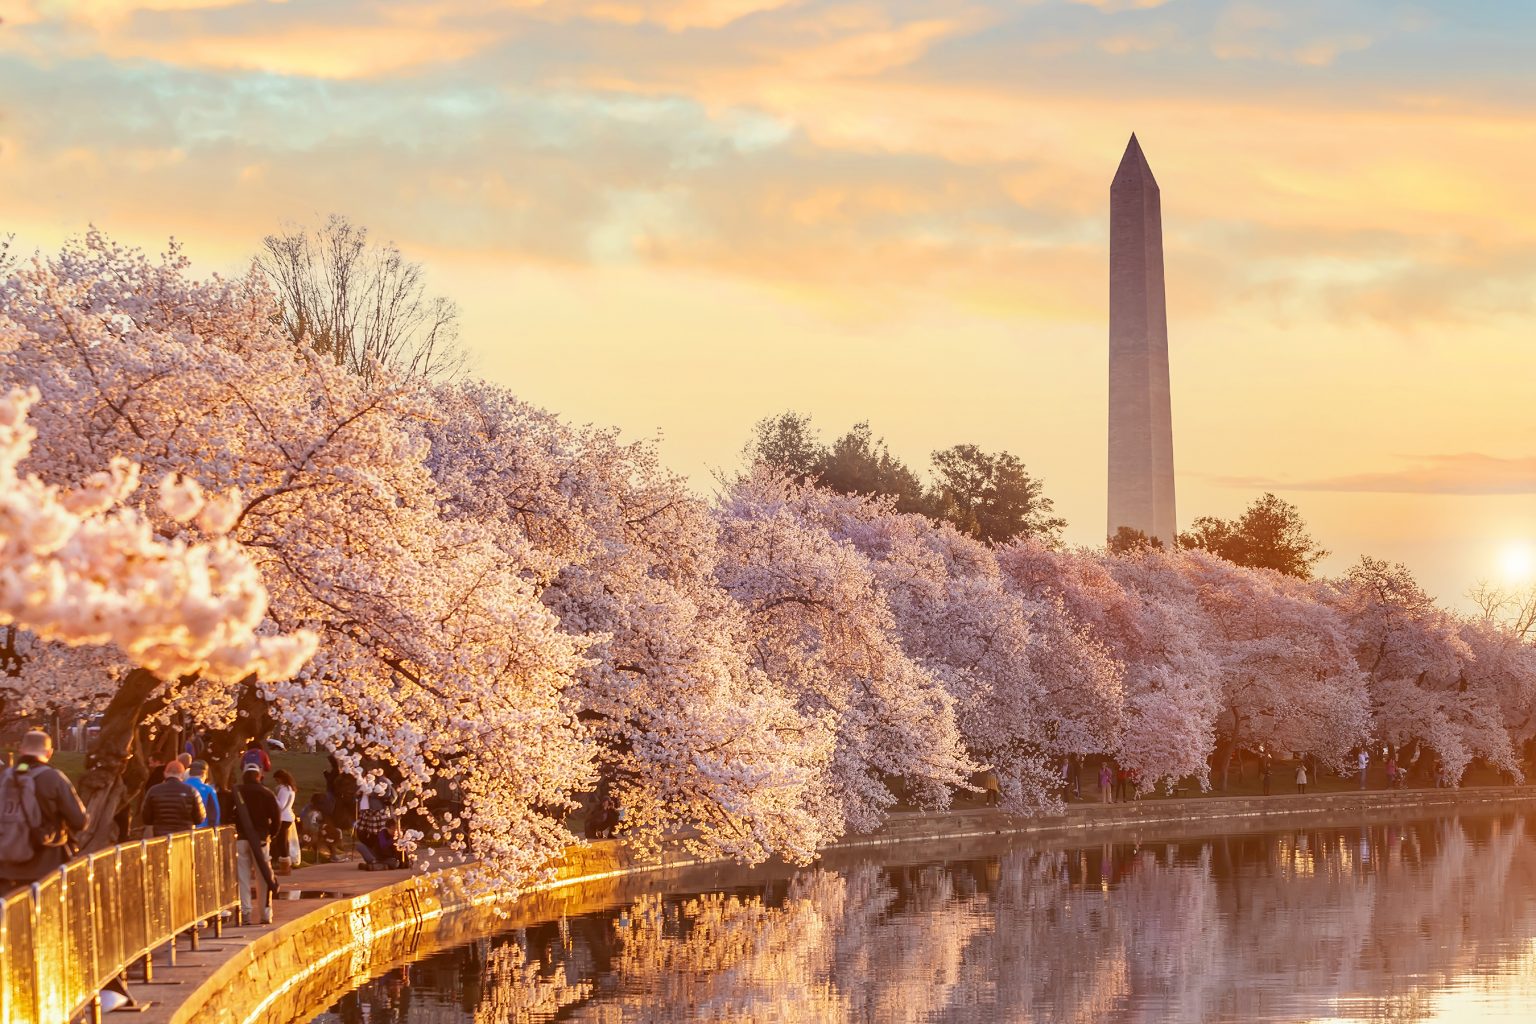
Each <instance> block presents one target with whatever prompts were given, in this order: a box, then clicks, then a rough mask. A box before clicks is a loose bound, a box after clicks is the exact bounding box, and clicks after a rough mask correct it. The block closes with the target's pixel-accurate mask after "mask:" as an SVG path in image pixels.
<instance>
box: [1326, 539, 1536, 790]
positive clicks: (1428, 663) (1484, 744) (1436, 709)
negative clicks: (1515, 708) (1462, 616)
mask: <svg viewBox="0 0 1536 1024" xmlns="http://www.w3.org/2000/svg"><path fill="white" fill-rule="evenodd" d="M1329 596H1330V598H1331V600H1332V601H1333V602H1334V603H1335V604H1336V606H1337V607H1338V608H1339V610H1340V612H1341V614H1342V615H1343V616H1344V618H1345V621H1346V622H1347V623H1348V624H1349V628H1350V631H1351V636H1352V640H1353V645H1354V649H1355V656H1356V658H1357V659H1358V661H1359V664H1360V667H1361V669H1362V670H1363V671H1364V672H1365V674H1366V678H1367V679H1368V681H1369V685H1370V694H1371V705H1372V712H1373V717H1374V720H1375V734H1376V738H1377V739H1379V740H1381V741H1382V742H1384V743H1387V744H1390V745H1392V746H1394V747H1402V748H1404V756H1403V757H1402V758H1401V760H1402V761H1403V763H1404V764H1405V765H1407V764H1413V763H1415V762H1417V761H1418V760H1419V757H1420V755H1421V753H1422V751H1423V749H1424V748H1425V747H1427V748H1428V749H1429V750H1431V751H1433V753H1434V757H1435V758H1436V759H1438V761H1439V764H1440V767H1442V768H1443V769H1444V770H1445V772H1446V773H1447V774H1448V775H1449V777H1450V778H1451V780H1452V781H1456V780H1459V779H1460V778H1461V776H1462V773H1463V772H1464V771H1465V770H1466V768H1467V766H1468V765H1469V764H1470V763H1471V762H1472V759H1473V758H1477V757H1481V758H1483V759H1485V760H1487V761H1488V762H1489V763H1491V764H1494V765H1497V766H1498V767H1500V768H1502V769H1504V770H1506V771H1513V772H1518V771H1519V766H1518V765H1517V764H1516V763H1515V756H1514V752H1513V747H1512V745H1511V743H1510V739H1509V733H1508V732H1507V731H1506V729H1505V726H1504V722H1503V717H1504V711H1503V703H1502V701H1501V700H1500V698H1499V697H1498V696H1497V695H1496V694H1495V693H1491V692H1490V689H1491V688H1492V687H1491V686H1489V685H1482V686H1478V687H1475V688H1474V687H1473V686H1472V685H1471V683H1472V678H1471V676H1477V675H1478V671H1477V670H1476V669H1475V668H1474V669H1471V676H1469V674H1468V673H1469V668H1470V667H1471V666H1473V665H1475V663H1476V661H1477V655H1476V652H1475V651H1474V649H1473V648H1472V647H1471V646H1470V645H1469V644H1468V642H1467V639H1466V637H1465V636H1464V635H1463V627H1462V624H1461V623H1460V622H1459V621H1458V620H1457V619H1456V618H1455V617H1454V616H1452V615H1451V614H1450V613H1448V612H1447V611H1445V610H1444V609H1442V608H1440V607H1438V606H1437V605H1436V604H1435V602H1434V599H1433V598H1432V597H1430V595H1429V594H1427V593H1426V592H1425V591H1424V589H1423V588H1422V587H1420V586H1419V584H1418V581H1416V580H1415V579H1414V578H1413V574H1412V573H1411V572H1409V571H1408V569H1407V568H1406V567H1405V566H1403V565H1399V564H1391V563H1388V562H1384V561H1381V560H1378V559H1374V558H1369V557H1367V558H1362V559H1361V560H1360V562H1359V564H1357V565H1356V566H1355V567H1354V568H1353V569H1351V570H1350V571H1349V573H1348V575H1347V576H1346V577H1345V578H1344V579H1343V580H1341V581H1339V582H1338V583H1337V584H1336V585H1335V586H1334V587H1333V588H1332V589H1331V591H1330V594H1329ZM1487 681H1489V682H1491V677H1489V680H1487Z"/></svg>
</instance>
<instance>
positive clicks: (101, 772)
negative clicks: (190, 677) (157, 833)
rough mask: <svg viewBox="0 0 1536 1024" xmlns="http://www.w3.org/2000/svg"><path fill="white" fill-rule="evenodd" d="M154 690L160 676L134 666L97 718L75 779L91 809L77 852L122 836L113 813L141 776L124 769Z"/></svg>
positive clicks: (138, 770) (98, 847)
mask: <svg viewBox="0 0 1536 1024" xmlns="http://www.w3.org/2000/svg"><path fill="white" fill-rule="evenodd" d="M159 688H160V679H159V677H157V676H156V675H155V674H154V673H152V672H149V671H147V670H146V669H142V668H136V669H134V670H133V671H131V672H129V673H128V675H127V677H126V678H124V679H123V682H122V685H120V686H119V687H118V688H117V692H116V693H115V694H113V695H112V701H111V703H109V704H108V705H107V710H106V712H105V713H104V714H103V715H102V717H101V732H100V734H99V735H98V736H97V737H96V741H95V742H94V743H92V744H91V749H90V751H89V752H88V753H87V754H86V758H85V774H84V775H82V776H81V777H80V799H81V800H82V801H84V802H85V806H86V810H87V811H88V812H89V813H90V821H89V822H87V824H86V831H85V832H84V833H83V834H82V835H81V836H80V837H79V838H80V849H81V851H82V852H86V853H89V852H92V851H94V850H101V849H105V848H106V847H108V846H111V845H112V844H113V843H118V842H122V841H123V840H124V839H125V838H127V837H126V836H122V835H119V834H118V827H117V815H118V812H119V811H120V810H122V808H123V807H124V806H125V802H126V800H127V798H128V794H129V793H130V792H133V791H134V790H136V789H137V788H138V784H139V783H141V782H142V781H143V780H144V778H145V775H146V773H145V771H144V769H143V768H142V767H137V768H136V772H135V773H134V774H133V775H132V776H130V774H129V772H128V768H129V762H130V761H131V759H132V758H133V754H134V746H135V741H136V739H137V737H138V732H139V723H140V722H141V721H143V718H144V706H145V704H146V703H147V702H148V701H149V699H150V697H152V696H153V695H154V693H155V691H156V690H158V689H159Z"/></svg>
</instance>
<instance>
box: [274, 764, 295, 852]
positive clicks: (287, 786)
mask: <svg viewBox="0 0 1536 1024" xmlns="http://www.w3.org/2000/svg"><path fill="white" fill-rule="evenodd" d="M272 779H273V781H274V782H276V783H277V834H276V835H275V836H273V837H272V863H273V864H274V865H276V871H277V873H278V874H280V875H286V874H288V872H290V871H292V870H293V865H294V862H295V861H296V860H298V853H297V852H296V848H297V846H298V844H299V837H298V832H297V831H296V830H295V828H294V820H295V816H294V813H293V803H294V801H295V800H297V799H298V796H299V784H298V783H297V782H295V781H293V776H292V775H290V774H289V773H288V772H287V770H286V769H283V768H279V769H278V770H277V771H276V772H274V773H273V775H272Z"/></svg>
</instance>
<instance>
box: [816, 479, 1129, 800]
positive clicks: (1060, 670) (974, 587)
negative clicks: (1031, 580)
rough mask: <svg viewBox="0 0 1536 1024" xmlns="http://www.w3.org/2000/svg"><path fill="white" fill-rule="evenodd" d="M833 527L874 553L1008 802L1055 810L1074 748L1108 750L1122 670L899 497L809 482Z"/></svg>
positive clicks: (1049, 604)
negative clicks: (1064, 765) (898, 506)
mask: <svg viewBox="0 0 1536 1024" xmlns="http://www.w3.org/2000/svg"><path fill="white" fill-rule="evenodd" d="M802 502H803V504H804V505H805V506H806V507H807V508H808V509H809V508H814V510H815V515H816V517H817V519H818V521H819V522H821V523H822V524H824V525H825V527H826V528H827V529H828V530H829V532H830V533H831V534H832V536H833V537H835V538H836V539H839V540H844V541H847V542H849V543H851V544H853V545H854V546H855V547H856V548H857V549H858V550H859V552H860V553H861V554H863V555H864V556H865V557H866V558H867V559H868V560H869V564H870V568H871V570H872V571H873V573H874V575H875V578H876V580H877V582H878V583H879V585H880V587H881V590H882V592H883V594H884V596H885V600H886V602H887V604H888V605H889V607H890V609H891V612H892V615H893V617H894V620H895V628H896V635H897V637H898V639H899V641H900V643H901V645H902V648H903V650H904V651H905V652H906V653H907V655H908V656H909V657H911V658H913V659H914V660H916V661H917V662H919V663H920V664H921V665H922V666H923V667H924V668H926V669H927V670H928V671H930V672H931V673H933V675H934V676H935V677H936V678H937V679H939V680H940V681H942V682H943V683H944V685H945V687H946V689H948V691H949V692H950V694H951V695H952V696H953V697H954V699H955V702H956V713H957V716H958V722H959V725H960V730H961V733H962V736H963V737H964V741H965V744H966V746H967V749H968V750H969V752H970V753H971V755H972V756H973V757H974V758H975V759H976V760H977V761H979V762H981V763H984V764H987V765H989V766H991V767H992V769H993V770H994V771H995V772H996V774H997V776H998V781H999V784H1000V788H1001V791H1002V796H1003V801H1004V806H1006V807H1008V808H1010V809H1012V810H1015V811H1020V812H1024V811H1030V810H1037V809H1042V808H1044V809H1055V808H1056V807H1058V806H1059V800H1058V798H1057V790H1058V789H1059V787H1060V780H1061V775H1060V772H1059V771H1058V770H1057V765H1058V763H1059V759H1060V758H1061V757H1062V756H1064V755H1071V754H1077V755H1081V754H1086V753H1090V752H1097V751H1100V750H1104V749H1107V747H1108V746H1109V745H1110V744H1112V743H1113V741H1114V738H1115V735H1116V734H1117V732H1118V727H1119V719H1120V708H1121V703H1122V694H1121V692H1120V669H1119V666H1118V665H1117V664H1116V663H1115V662H1114V661H1113V659H1111V658H1110V657H1109V655H1108V653H1107V652H1106V651H1105V650H1104V649H1103V648H1102V646H1101V645H1099V644H1098V643H1097V642H1096V641H1095V640H1093V638H1092V637H1090V636H1089V635H1088V634H1087V633H1086V631H1085V630H1084V629H1082V628H1081V626H1080V625H1079V624H1078V623H1076V622H1075V621H1073V620H1072V619H1071V618H1070V616H1068V615H1067V614H1066V612H1065V611H1064V609H1063V608H1062V607H1061V606H1060V603H1059V602H1058V601H1055V600H1033V599H1029V598H1026V597H1024V596H1022V595H1020V594H1018V593H1016V592H1014V591H1013V590H1010V589H1009V588H1008V587H1007V586H1006V584H1005V581H1004V578H1003V574H1002V572H1001V571H1000V570H999V568H998V562H997V557H996V555H995V554H994V552H993V550H992V549H991V548H989V547H988V546H987V545H985V544H983V543H981V542H980V541H977V540H974V539H973V538H971V537H968V536H966V535H964V534H962V533H960V532H959V531H958V530H957V529H955V528H954V527H952V526H949V525H947V524H938V523H934V522H933V521H931V520H929V519H927V518H926V517H923V516H920V515H910V514H900V513H897V512H896V511H895V508H894V507H893V505H892V503H891V501H890V499H885V498H881V499H869V498H858V497H850V496H846V495H839V494H833V493H829V492H827V491H825V490H821V489H817V490H814V491H813V490H807V491H805V492H804V494H803V497H802Z"/></svg>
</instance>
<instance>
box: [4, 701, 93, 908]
mask: <svg viewBox="0 0 1536 1024" xmlns="http://www.w3.org/2000/svg"><path fill="white" fill-rule="evenodd" d="M20 754H21V756H20V757H18V758H17V760H16V764H15V766H14V767H12V768H11V769H9V771H11V772H23V773H26V774H29V775H31V777H32V786H33V789H34V792H35V793H36V794H37V804H38V809H39V810H40V811H41V813H42V824H41V825H40V826H39V827H38V828H37V829H36V830H35V834H36V836H37V838H38V840H39V842H37V843H36V844H35V845H36V848H37V849H36V853H34V854H33V856H32V857H31V859H30V860H24V861H17V862H14V863H13V862H0V896H4V895H5V894H6V893H8V892H9V891H10V890H11V889H14V888H16V887H18V886H22V885H31V884H32V883H33V882H36V881H37V880H38V879H40V878H44V877H46V876H47V875H48V874H49V873H50V872H52V871H57V870H58V869H59V868H60V867H61V866H63V864H64V863H65V862H66V861H68V860H69V859H70V858H71V857H73V856H74V855H75V841H74V837H75V836H77V835H79V834H80V833H81V832H84V831H85V827H86V824H87V822H88V819H89V815H87V814H86V810H85V805H84V804H83V803H81V802H80V795H79V794H78V793H76V792H75V787H74V785H73V784H71V783H70V781H69V777H68V776H66V775H65V774H64V773H63V772H61V771H59V770H58V769H57V768H52V767H49V765H48V762H49V761H50V760H52V758H53V738H52V737H51V736H49V735H48V734H47V733H46V732H41V731H33V732H29V733H27V734H26V735H25V736H23V737H22V740H21V751H20Z"/></svg>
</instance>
